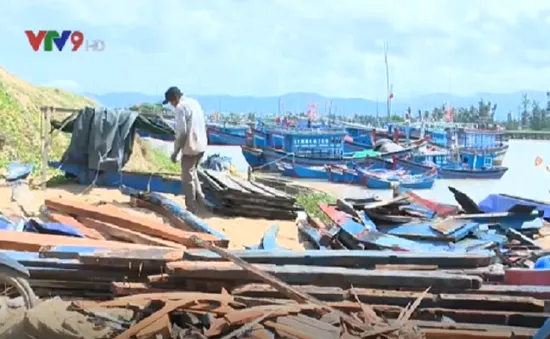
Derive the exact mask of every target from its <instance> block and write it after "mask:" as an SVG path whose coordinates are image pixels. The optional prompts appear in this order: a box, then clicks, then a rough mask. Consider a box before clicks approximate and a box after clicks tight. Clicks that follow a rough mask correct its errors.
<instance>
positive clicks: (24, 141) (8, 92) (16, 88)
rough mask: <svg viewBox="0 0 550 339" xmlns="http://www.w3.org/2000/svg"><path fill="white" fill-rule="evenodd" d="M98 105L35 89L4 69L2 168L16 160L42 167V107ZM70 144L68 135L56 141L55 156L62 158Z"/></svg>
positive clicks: (0, 80) (0, 76) (0, 71)
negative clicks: (63, 152)
mask: <svg viewBox="0 0 550 339" xmlns="http://www.w3.org/2000/svg"><path fill="white" fill-rule="evenodd" d="M96 105H97V104H96V103H95V102H94V101H93V100H91V99H88V98H84V97H81V96H78V95H76V94H73V93H69V92H65V91H62V90H60V89H57V88H50V87H38V86H34V85H33V84H31V83H29V82H27V81H25V80H22V79H20V78H18V77H17V76H15V75H13V74H11V73H9V72H8V71H6V70H5V69H4V68H2V67H0V121H1V128H0V167H3V166H4V165H5V164H6V163H7V162H9V161H13V160H19V161H24V162H34V163H35V164H37V165H39V164H40V161H39V159H40V121H41V120H40V106H55V107H67V108H81V107H85V106H96ZM67 142H68V138H67V136H65V135H60V136H58V137H56V138H55V139H54V141H53V145H52V151H51V153H52V155H54V156H59V155H60V154H61V152H62V151H63V150H64V149H65V147H66V146H67Z"/></svg>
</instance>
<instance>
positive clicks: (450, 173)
mask: <svg viewBox="0 0 550 339" xmlns="http://www.w3.org/2000/svg"><path fill="white" fill-rule="evenodd" d="M460 156H461V158H462V160H463V163H462V164H457V163H454V162H450V161H444V162H443V161H440V160H439V158H440V157H446V155H438V156H437V157H436V158H437V159H438V160H436V163H434V162H433V161H431V159H430V160H429V161H423V162H416V161H411V160H406V159H402V158H396V159H394V162H395V164H396V166H397V167H401V168H404V169H406V170H410V171H412V172H415V173H422V172H427V171H429V170H431V169H432V168H434V167H436V168H437V173H438V177H439V178H441V179H500V178H502V176H503V175H504V174H505V173H506V172H507V171H508V168H507V167H503V166H494V165H493V163H492V159H493V158H494V155H488V154H485V155H483V154H482V155H477V154H475V153H473V154H470V153H468V152H465V153H462V152H461V155H460ZM429 157H431V156H429ZM416 158H417V159H418V157H416ZM478 160H479V161H478Z"/></svg>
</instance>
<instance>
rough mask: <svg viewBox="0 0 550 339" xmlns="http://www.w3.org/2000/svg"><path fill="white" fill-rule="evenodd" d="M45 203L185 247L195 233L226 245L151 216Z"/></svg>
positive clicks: (66, 202) (62, 201)
mask: <svg viewBox="0 0 550 339" xmlns="http://www.w3.org/2000/svg"><path fill="white" fill-rule="evenodd" d="M44 203H45V205H46V206H47V207H48V208H51V209H53V210H56V211H60V212H64V213H68V214H71V215H75V216H77V218H78V217H80V218H82V217H86V218H92V219H97V220H99V221H103V222H106V223H110V224H113V225H116V226H119V227H125V228H128V229H131V230H132V231H135V232H140V233H144V234H147V235H150V236H153V237H159V238H162V239H165V240H169V241H173V242H177V243H180V244H182V245H184V246H187V247H195V245H194V244H193V242H191V241H190V240H189V239H190V237H191V236H192V235H196V236H197V237H199V238H200V239H202V240H205V241H210V242H217V243H218V244H219V245H221V246H224V245H225V246H227V241H225V242H224V241H220V240H219V239H218V238H216V237H215V236H213V235H210V234H205V233H199V232H185V231H182V230H178V229H176V228H173V227H170V226H168V225H165V224H163V223H161V222H158V221H156V220H153V219H151V218H145V217H142V216H138V215H130V214H128V213H126V212H124V211H122V210H118V211H117V212H116V213H114V212H111V211H104V210H101V209H99V208H98V207H97V206H93V205H89V204H85V203H82V202H80V201H74V200H67V199H59V198H53V199H46V200H45V202H44Z"/></svg>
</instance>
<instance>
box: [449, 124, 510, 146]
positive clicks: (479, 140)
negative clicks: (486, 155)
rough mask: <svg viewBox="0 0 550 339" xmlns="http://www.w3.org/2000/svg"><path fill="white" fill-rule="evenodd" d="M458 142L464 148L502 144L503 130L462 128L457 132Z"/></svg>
mask: <svg viewBox="0 0 550 339" xmlns="http://www.w3.org/2000/svg"><path fill="white" fill-rule="evenodd" d="M458 144H459V145H460V146H461V147H466V148H478V149H489V148H496V147H501V146H503V145H504V133H503V131H493V130H475V129H464V130H461V131H460V132H459V133H458Z"/></svg>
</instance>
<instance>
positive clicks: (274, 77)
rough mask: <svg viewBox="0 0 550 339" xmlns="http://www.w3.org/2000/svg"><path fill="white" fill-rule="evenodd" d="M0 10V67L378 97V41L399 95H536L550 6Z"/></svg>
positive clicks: (99, 83) (98, 5) (433, 0)
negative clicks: (84, 40) (46, 48)
mask: <svg viewBox="0 0 550 339" xmlns="http://www.w3.org/2000/svg"><path fill="white" fill-rule="evenodd" d="M3 12H5V14H4V19H3V22H0V31H5V32H8V31H9V34H11V35H13V36H14V37H13V41H14V42H15V44H14V46H15V47H13V48H12V49H11V51H9V53H8V55H7V57H6V59H7V62H5V66H6V68H7V69H10V70H12V69H13V71H14V72H16V73H17V74H21V75H23V76H24V77H26V78H29V80H31V81H35V82H36V81H40V82H50V81H51V79H59V78H61V79H63V78H67V79H75V81H76V82H78V83H79V84H80V87H81V88H82V89H83V90H85V91H93V92H107V91H141V92H146V93H151V94H154V93H157V94H159V93H160V92H162V90H163V89H164V88H165V87H166V86H167V85H170V84H179V85H180V86H181V87H182V88H184V89H185V90H186V91H187V92H194V93H226V94H250V95H274V94H280V93H282V92H291V91H307V92H319V93H321V94H325V95H331V96H361V97H368V98H382V97H385V87H386V84H385V71H384V61H383V60H384V58H383V48H382V46H381V45H382V42H383V41H384V40H388V42H389V47H390V57H389V61H390V71H391V78H392V82H393V83H394V88H395V91H396V94H397V95H398V96H399V97H406V96H409V95H418V94H425V93H430V92H442V91H449V90H452V91H453V92H454V93H456V94H458V95H461V94H469V93H472V92H476V91H485V92H491V91H492V92H505V91H514V90H528V89H537V90H541V91H545V90H546V86H547V79H549V78H550V61H547V59H548V60H550V58H545V57H544V56H545V55H546V56H548V55H549V54H548V53H547V52H549V51H550V42H548V38H547V37H548V36H549V33H550V23H549V22H548V17H549V14H550V2H547V1H544V2H543V1H541V0H531V1H527V2H518V1H512V0H499V1H496V0H484V1H475V0H455V1H451V0H384V1H382V0H299V1H296V0H266V1H253V0H209V1H200V0H155V1H153V0H135V1H133V2H132V3H131V5H129V4H128V3H127V2H123V1H119V2H116V1H107V0H96V1H84V0H43V1H41V2H40V4H39V5H38V3H37V2H36V1H32V0H17V1H15V0H10V1H7V4H4V5H3ZM50 12H51V13H55V14H56V15H55V16H53V15H49V13H50ZM50 18H51V19H50ZM54 18H55V19H54ZM14 27H15V28H17V29H19V30H20V31H22V30H23V29H29V28H34V29H40V28H46V27H48V28H49V27H55V28H58V29H59V30H62V29H69V28H70V27H74V28H78V29H79V30H81V31H83V32H84V33H85V36H87V37H90V38H93V39H103V40H104V41H105V43H106V45H107V47H106V51H105V52H103V53H102V54H99V53H96V54H94V53H85V52H82V53H74V54H70V53H64V52H63V53H57V54H54V53H53V52H52V53H49V54H48V53H34V52H31V51H30V50H29V48H28V46H27V45H25V44H24V41H22V39H23V38H22V35H21V36H17V37H15V35H14V32H16V31H17V29H14ZM21 34H22V33H21ZM4 36H5V34H4ZM7 43H8V42H4V46H6V44H7ZM22 61H25V64H22Z"/></svg>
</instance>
